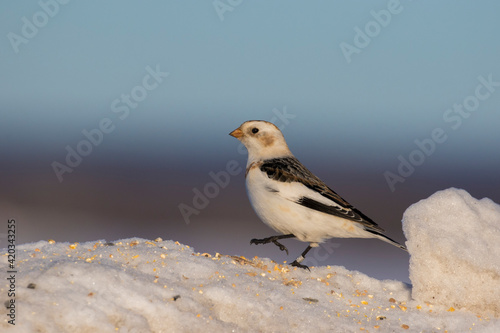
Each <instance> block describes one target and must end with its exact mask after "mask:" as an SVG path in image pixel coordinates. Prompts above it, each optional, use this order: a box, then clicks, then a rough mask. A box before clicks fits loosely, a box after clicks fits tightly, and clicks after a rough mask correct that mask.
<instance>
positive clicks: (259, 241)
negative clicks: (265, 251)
mask: <svg viewBox="0 0 500 333" xmlns="http://www.w3.org/2000/svg"><path fill="white" fill-rule="evenodd" d="M271 242H273V243H274V245H276V246H277V247H279V249H280V250H281V251H285V252H286V254H287V255H288V249H287V248H286V246H285V245H283V244H281V243H280V242H278V241H277V240H276V237H268V238H263V239H257V238H252V239H251V240H250V245H251V244H255V245H259V244H267V243H271Z"/></svg>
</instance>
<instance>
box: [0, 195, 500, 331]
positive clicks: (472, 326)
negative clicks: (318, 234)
mask: <svg viewBox="0 0 500 333" xmlns="http://www.w3.org/2000/svg"><path fill="white" fill-rule="evenodd" d="M499 216H500V209H499V206H498V205H496V204H494V203H493V202H491V201H490V200H487V199H483V200H480V201H477V200H475V199H473V198H471V197H470V196H469V195H468V194H467V193H466V192H465V191H460V190H455V189H450V190H446V191H442V192H438V193H436V194H434V195H433V196H432V197H430V198H429V199H426V200H423V201H421V202H419V203H417V204H415V205H413V206H411V207H410V208H409V209H408V210H407V212H406V213H405V215H404V231H405V233H406V235H407V237H408V243H407V245H408V249H409V250H410V253H411V266H410V273H411V279H412V282H413V283H414V288H413V291H412V290H411V286H408V285H406V284H404V283H402V282H398V281H391V280H384V281H379V280H376V279H373V278H370V277H368V276H366V275H364V274H362V273H359V272H356V271H348V270H346V269H345V268H343V267H338V266H332V267H330V266H327V267H316V268H312V269H311V272H309V271H307V270H303V269H297V268H293V267H290V266H288V265H285V264H279V263H275V262H273V261H271V260H269V259H261V258H253V259H246V258H243V257H239V256H228V255H220V254H218V253H217V254H208V253H203V254H200V253H197V252H194V250H193V249H192V248H191V247H189V246H187V245H182V244H179V243H178V242H173V241H163V240H161V239H156V240H155V241H150V240H145V239H138V238H134V239H125V240H120V241H116V242H113V243H106V242H105V241H95V242H88V243H82V244H78V243H74V244H69V243H56V242H54V241H48V242H47V241H40V242H37V243H32V244H26V245H22V246H18V247H17V253H16V263H15V264H16V269H17V271H18V273H17V274H16V281H15V285H16V286H15V288H16V295H15V305H16V321H15V323H16V325H15V326H12V325H10V324H9V323H8V322H7V320H8V319H9V318H8V316H7V313H8V311H7V309H6V308H5V307H1V310H0V312H1V313H0V315H1V316H2V317H1V318H2V319H1V320H0V332H41V333H45V332H46V333H49V332H50V333H54V332H73V333H77V332H92V333H94V332H141V333H142V332H384V333H385V332H491V333H498V332H500V319H498V318H495V317H493V316H489V315H488V313H497V314H498V305H497V304H498V303H497V302H498V300H500V294H499V292H500V288H499V287H500V284H499V280H498V275H499V265H498V260H499V258H500V253H499V248H498V244H499V238H498V237H499V230H498V224H499ZM3 252H4V253H5V250H4V251H3ZM0 258H1V260H0V270H1V271H2V272H7V271H8V270H9V269H8V261H7V256H6V255H5V254H4V255H3V256H1V257H0ZM8 289H9V281H8V280H7V279H5V278H2V282H1V283H0V301H2V304H3V303H4V302H5V301H7V300H8V299H9V297H8ZM411 294H413V297H414V299H413V300H412V298H411V296H412V295H411Z"/></svg>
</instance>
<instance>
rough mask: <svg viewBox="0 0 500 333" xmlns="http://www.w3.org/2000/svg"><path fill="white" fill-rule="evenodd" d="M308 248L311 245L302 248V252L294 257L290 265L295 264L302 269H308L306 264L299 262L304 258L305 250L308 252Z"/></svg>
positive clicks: (309, 248)
mask: <svg viewBox="0 0 500 333" xmlns="http://www.w3.org/2000/svg"><path fill="white" fill-rule="evenodd" d="M310 250H311V245H309V246H308V247H307V248H306V249H305V250H304V252H302V254H301V255H300V256H299V257H298V258H297V259H295V260H294V261H293V262H292V263H291V264H290V265H292V266H295V267H300V268H303V269H309V267H307V266H306V265H302V264H301V262H302V261H304V259H305V258H306V254H307V252H309V251H310ZM309 271H311V270H310V269H309Z"/></svg>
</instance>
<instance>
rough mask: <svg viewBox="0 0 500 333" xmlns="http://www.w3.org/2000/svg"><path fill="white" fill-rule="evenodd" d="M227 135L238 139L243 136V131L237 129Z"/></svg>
mask: <svg viewBox="0 0 500 333" xmlns="http://www.w3.org/2000/svg"><path fill="white" fill-rule="evenodd" d="M229 135H231V136H233V137H235V138H236V139H239V138H241V137H242V136H243V131H242V130H240V128H239V127H238V128H237V129H235V130H234V131H232V132H231V133H229Z"/></svg>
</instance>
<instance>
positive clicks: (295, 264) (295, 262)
mask: <svg viewBox="0 0 500 333" xmlns="http://www.w3.org/2000/svg"><path fill="white" fill-rule="evenodd" d="M290 265H291V266H294V267H299V268H303V269H307V270H308V271H309V272H310V271H311V269H310V268H309V267H307V266H306V265H302V264H301V263H300V262H298V261H297V260H294V261H293V262H292V263H291V264H290Z"/></svg>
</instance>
